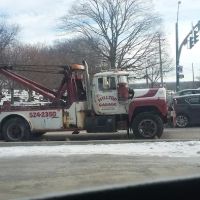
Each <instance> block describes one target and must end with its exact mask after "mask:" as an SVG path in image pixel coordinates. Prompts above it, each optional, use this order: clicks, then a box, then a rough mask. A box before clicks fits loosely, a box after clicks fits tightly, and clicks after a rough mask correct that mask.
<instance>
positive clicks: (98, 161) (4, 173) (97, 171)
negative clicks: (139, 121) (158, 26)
mask: <svg viewBox="0 0 200 200" xmlns="http://www.w3.org/2000/svg"><path fill="white" fill-rule="evenodd" d="M199 138H200V129H199V128H188V129H165V133H164V134H163V137H162V139H156V140H154V141H168V140H169V141H171V140H178V141H179V140H199ZM97 139H98V141H96V140H97ZM49 140H50V141H55V143H54V142H53V143H51V142H46V141H49ZM56 141H64V142H61V143H59V142H58V143H57V142H56ZM70 141H72V142H73V141H74V142H75V143H81V141H84V142H82V144H83V145H84V144H87V143H91V142H92V143H107V144H109V143H115V142H117V143H119V142H120V141H121V142H131V143H134V142H140V141H135V140H132V139H129V140H127V136H126V134H125V133H115V134H86V133H81V134H80V135H71V134H69V133H57V134H55V133H48V134H45V135H44V136H43V137H42V138H40V140H39V141H38V142H37V141H36V142H32V143H26V144H27V145H28V146H29V145H34V146H37V145H41V144H42V145H47V144H48V143H50V144H51V145H52V147H49V148H53V145H57V144H66V145H71V144H70ZM88 141H89V142H88ZM150 142H152V141H150ZM3 144H8V145H10V146H16V145H18V146H20V145H23V146H24V145H25V144H21V143H15V144H12V143H6V142H1V143H0V146H1V145H2V146H3ZM0 148H4V147H0ZM9 148H10V147H9ZM25 148H26V147H25ZM13 153H15V152H13ZM199 163H200V156H199V157H198V156H197V157H187V158H185V157H158V156H128V155H126V156H124V155H123V156H122V155H97V154H96V155H68V156H66V157H65V156H64V157H63V156H49V155H46V156H44V155H43V156H39V155H38V156H31V155H30V156H27V155H25V156H19V157H18V156H15V157H12V158H10V157H1V159H0V171H1V173H0V199H20V198H26V197H32V196H39V195H45V194H51V193H55V192H56V193H57V192H68V191H72V190H79V189H88V188H93V187H100V186H105V185H117V184H128V183H131V184H137V183H141V182H149V181H156V180H165V179H171V178H178V177H182V176H197V175H200V164H199Z"/></svg>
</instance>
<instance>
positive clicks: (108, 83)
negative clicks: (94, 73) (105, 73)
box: [98, 77, 116, 91]
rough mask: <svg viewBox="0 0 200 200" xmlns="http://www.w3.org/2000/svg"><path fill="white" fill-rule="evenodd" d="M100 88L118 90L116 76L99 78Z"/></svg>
mask: <svg viewBox="0 0 200 200" xmlns="http://www.w3.org/2000/svg"><path fill="white" fill-rule="evenodd" d="M98 88H99V90H101V91H102V90H116V81H115V77H103V78H98Z"/></svg>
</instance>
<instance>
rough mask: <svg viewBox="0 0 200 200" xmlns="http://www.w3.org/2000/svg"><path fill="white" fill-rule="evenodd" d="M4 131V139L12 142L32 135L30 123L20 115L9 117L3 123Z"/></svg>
mask: <svg viewBox="0 0 200 200" xmlns="http://www.w3.org/2000/svg"><path fill="white" fill-rule="evenodd" d="M2 132H3V137H4V139H5V140H6V141H10V142H19V141H24V140H28V139H29V137H30V127H29V124H28V123H27V122H26V121H25V120H24V119H22V118H19V117H15V118H11V119H8V120H7V121H6V122H5V124H4V125H3V129H2Z"/></svg>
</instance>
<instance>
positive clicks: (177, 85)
mask: <svg viewBox="0 0 200 200" xmlns="http://www.w3.org/2000/svg"><path fill="white" fill-rule="evenodd" d="M180 4H181V1H178V9H177V19H176V24H175V30H176V91H179V89H180V83H179V38H178V16H179V6H180Z"/></svg>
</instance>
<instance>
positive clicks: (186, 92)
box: [175, 89, 200, 96]
mask: <svg viewBox="0 0 200 200" xmlns="http://www.w3.org/2000/svg"><path fill="white" fill-rule="evenodd" d="M190 94H200V89H185V90H180V91H179V92H177V93H176V94H175V96H183V95H190Z"/></svg>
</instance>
